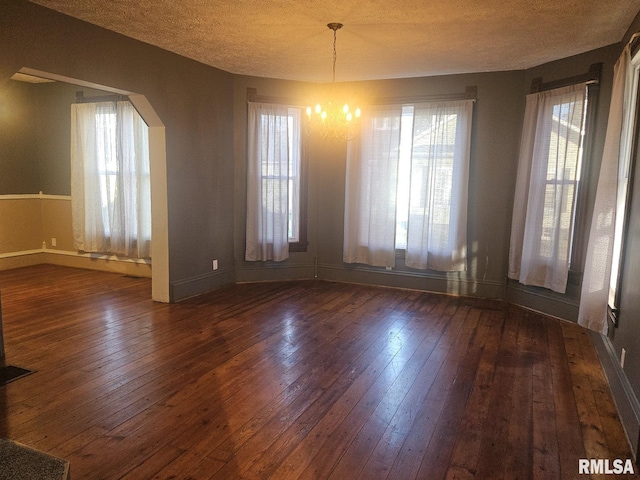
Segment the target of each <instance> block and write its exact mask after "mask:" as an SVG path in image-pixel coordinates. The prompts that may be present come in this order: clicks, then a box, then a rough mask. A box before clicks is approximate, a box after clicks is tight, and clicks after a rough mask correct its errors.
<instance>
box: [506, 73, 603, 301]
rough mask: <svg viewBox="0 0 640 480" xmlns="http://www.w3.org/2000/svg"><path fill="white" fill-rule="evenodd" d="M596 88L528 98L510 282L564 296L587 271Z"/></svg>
mask: <svg viewBox="0 0 640 480" xmlns="http://www.w3.org/2000/svg"><path fill="white" fill-rule="evenodd" d="M590 85H591V83H590V82H580V83H577V84H572V85H567V86H562V87H558V88H552V89H549V90H544V91H541V92H537V93H533V94H531V95H528V96H527V102H526V108H525V120H524V124H523V129H522V131H523V134H522V139H521V144H520V157H519V164H518V177H517V180H516V193H515V203H514V210H513V221H512V231H511V248H510V255H509V277H510V278H512V279H516V280H518V281H519V282H520V283H522V284H525V285H534V286H539V287H544V288H549V289H551V290H553V291H556V292H559V293H564V292H565V291H566V287H567V282H568V278H569V270H570V269H573V270H576V271H578V270H579V269H580V268H581V267H580V263H581V259H582V246H581V244H579V242H578V241H577V239H579V238H580V237H581V235H582V230H583V222H582V221H581V220H580V217H581V213H582V211H583V209H584V201H583V200H582V199H583V197H584V191H583V189H581V184H582V181H581V179H582V178H584V171H585V166H586V165H585V161H584V158H585V147H586V146H588V143H589V142H588V139H587V135H586V131H587V122H588V119H589V115H588V111H589V106H590V105H591V104H592V103H595V102H593V98H592V97H593V95H592V94H591V95H590V88H591V87H590Z"/></svg>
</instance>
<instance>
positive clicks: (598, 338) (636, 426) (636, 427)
mask: <svg viewBox="0 0 640 480" xmlns="http://www.w3.org/2000/svg"><path fill="white" fill-rule="evenodd" d="M589 335H590V336H591V341H592V342H593V346H594V347H595V349H596V351H597V352H598V357H600V363H601V364H602V369H603V370H604V373H605V375H606V376H607V380H608V381H609V388H610V389H611V395H612V396H613V400H614V402H615V404H616V408H617V409H618V415H619V416H620V422H621V423H622V427H623V428H624V431H625V433H626V435H627V440H628V441H629V445H630V446H631V453H632V454H633V457H634V460H635V461H638V443H639V442H638V440H639V435H640V402H638V397H637V396H636V394H635V393H634V391H633V388H632V387H631V384H630V383H629V380H628V378H627V375H626V374H625V373H624V370H623V369H622V367H621V366H620V363H619V362H618V357H617V355H616V353H615V351H614V349H613V345H612V344H611V341H610V340H609V339H608V338H607V337H605V336H604V335H602V334H600V333H598V332H594V331H592V330H589Z"/></svg>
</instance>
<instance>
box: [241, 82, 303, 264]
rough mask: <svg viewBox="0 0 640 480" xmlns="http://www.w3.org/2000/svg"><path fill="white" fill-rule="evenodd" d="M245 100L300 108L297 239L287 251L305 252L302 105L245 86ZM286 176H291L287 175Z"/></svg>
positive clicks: (290, 243) (290, 244)
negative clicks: (261, 93)
mask: <svg viewBox="0 0 640 480" xmlns="http://www.w3.org/2000/svg"><path fill="white" fill-rule="evenodd" d="M247 102H259V103H274V104H279V105H283V106H287V107H289V108H296V109H300V115H299V117H300V135H299V137H300V165H299V166H298V170H299V192H298V193H299V198H298V241H296V242H288V243H289V253H293V252H306V251H307V250H308V246H309V241H308V236H307V232H308V230H307V206H308V180H307V177H308V175H307V170H308V148H307V142H306V141H305V138H304V137H305V133H304V132H305V122H306V115H304V107H303V106H302V105H301V104H298V103H297V102H295V101H293V100H291V99H289V98H282V97H272V96H264V95H258V90H257V89H256V88H251V87H249V88H247ZM287 178H291V177H290V176H289V175H287Z"/></svg>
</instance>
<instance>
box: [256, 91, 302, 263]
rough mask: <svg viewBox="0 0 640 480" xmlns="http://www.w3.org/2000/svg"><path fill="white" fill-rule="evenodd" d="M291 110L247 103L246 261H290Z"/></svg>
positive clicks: (281, 106) (292, 125)
mask: <svg viewBox="0 0 640 480" xmlns="http://www.w3.org/2000/svg"><path fill="white" fill-rule="evenodd" d="M293 113H295V112H292V109H290V108H289V107H288V106H286V105H278V104H271V103H256V102H249V111H248V126H247V136H248V146H247V151H248V165H247V225H246V227H247V230H246V251H245V259H246V260H249V261H257V260H275V261H281V260H285V259H286V258H288V257H289V237H288V232H289V172H290V168H291V165H292V162H294V161H295V159H293V158H290V156H292V155H299V154H300V152H299V151H298V150H297V149H291V148H290V135H299V132H297V133H296V132H290V128H297V127H296V125H299V122H290V121H289V119H290V114H293Z"/></svg>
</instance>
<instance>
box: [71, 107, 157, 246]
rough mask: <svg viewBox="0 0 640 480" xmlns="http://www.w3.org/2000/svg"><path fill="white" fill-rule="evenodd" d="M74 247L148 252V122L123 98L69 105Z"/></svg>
mask: <svg viewBox="0 0 640 480" xmlns="http://www.w3.org/2000/svg"><path fill="white" fill-rule="evenodd" d="M71 119H72V129H71V130H72V134H71V136H72V151H71V170H72V175H71V176H72V182H71V198H72V214H73V231H74V241H75V245H76V248H78V249H79V250H82V251H85V252H100V253H112V254H118V255H124V256H128V257H136V258H149V257H150V256H151V185H150V171H149V140H148V128H147V125H146V124H145V123H144V121H143V120H142V118H141V117H140V115H139V114H138V112H137V111H136V110H135V108H134V107H133V105H131V103H129V102H128V101H117V102H116V101H108V102H99V103H81V104H74V105H72V110H71Z"/></svg>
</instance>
